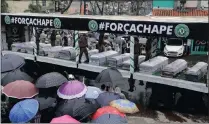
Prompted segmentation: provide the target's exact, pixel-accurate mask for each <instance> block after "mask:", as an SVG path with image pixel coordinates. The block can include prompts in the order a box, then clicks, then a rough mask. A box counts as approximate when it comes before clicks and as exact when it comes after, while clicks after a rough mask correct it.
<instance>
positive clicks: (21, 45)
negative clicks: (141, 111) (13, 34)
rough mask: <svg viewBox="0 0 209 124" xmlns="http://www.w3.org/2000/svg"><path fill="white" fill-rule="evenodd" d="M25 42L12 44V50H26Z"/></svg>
mask: <svg viewBox="0 0 209 124" xmlns="http://www.w3.org/2000/svg"><path fill="white" fill-rule="evenodd" d="M24 45H25V44H24V43H13V44H12V51H13V52H21V51H23V50H24ZM21 49H22V50H21Z"/></svg>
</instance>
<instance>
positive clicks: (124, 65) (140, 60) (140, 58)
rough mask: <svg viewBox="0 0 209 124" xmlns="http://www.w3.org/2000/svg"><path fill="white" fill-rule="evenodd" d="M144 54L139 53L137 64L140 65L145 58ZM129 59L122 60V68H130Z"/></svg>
mask: <svg viewBox="0 0 209 124" xmlns="http://www.w3.org/2000/svg"><path fill="white" fill-rule="evenodd" d="M145 58H146V57H145V56H144V55H140V56H139V59H138V64H139V65H140V64H141V63H142V62H144V60H145ZM130 63H131V62H130V59H128V60H126V61H124V62H123V63H122V69H123V70H130Z"/></svg>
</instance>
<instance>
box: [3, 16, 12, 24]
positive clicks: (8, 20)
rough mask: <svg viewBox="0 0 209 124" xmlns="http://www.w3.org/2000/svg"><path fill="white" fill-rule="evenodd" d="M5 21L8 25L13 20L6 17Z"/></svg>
mask: <svg viewBox="0 0 209 124" xmlns="http://www.w3.org/2000/svg"><path fill="white" fill-rule="evenodd" d="M4 21H5V23H6V24H11V19H10V17H9V16H5V17H4Z"/></svg>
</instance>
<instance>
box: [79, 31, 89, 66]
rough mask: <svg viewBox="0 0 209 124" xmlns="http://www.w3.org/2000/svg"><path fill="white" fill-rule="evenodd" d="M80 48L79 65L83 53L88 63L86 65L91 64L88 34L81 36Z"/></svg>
mask: <svg viewBox="0 0 209 124" xmlns="http://www.w3.org/2000/svg"><path fill="white" fill-rule="evenodd" d="M78 43H79V47H80V55H79V63H81V57H82V55H83V53H84V54H85V56H86V61H85V63H89V55H88V50H87V48H88V39H87V36H86V34H82V35H81V36H80V39H79V42H78Z"/></svg>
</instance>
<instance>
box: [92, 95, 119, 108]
mask: <svg viewBox="0 0 209 124" xmlns="http://www.w3.org/2000/svg"><path fill="white" fill-rule="evenodd" d="M116 99H120V95H118V94H116V93H114V92H104V93H101V94H99V96H98V98H97V99H96V101H97V102H98V104H100V106H101V107H102V106H108V105H109V103H110V102H111V101H113V100H116Z"/></svg>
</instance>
